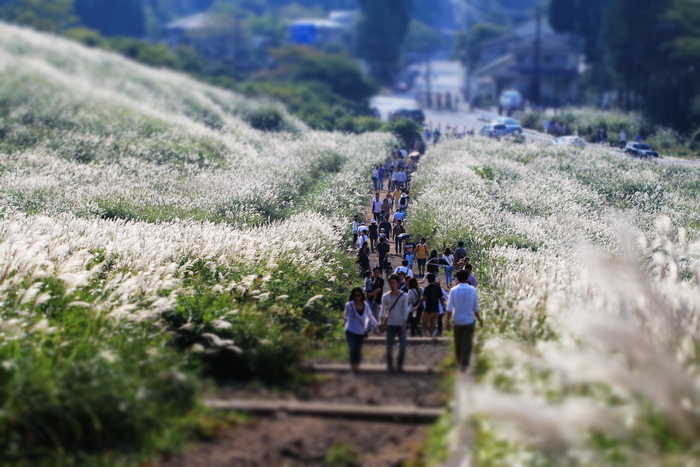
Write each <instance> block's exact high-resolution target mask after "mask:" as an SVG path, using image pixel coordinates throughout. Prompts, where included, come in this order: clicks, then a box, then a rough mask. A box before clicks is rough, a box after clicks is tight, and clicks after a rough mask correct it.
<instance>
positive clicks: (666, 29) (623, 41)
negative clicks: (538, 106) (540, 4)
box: [549, 0, 700, 134]
mask: <svg viewBox="0 0 700 467" xmlns="http://www.w3.org/2000/svg"><path fill="white" fill-rule="evenodd" d="M549 19H550V22H551V24H552V26H553V27H554V29H555V30H557V31H559V32H564V33H575V34H578V35H579V36H581V37H582V38H583V40H584V44H585V57H586V62H587V64H588V65H589V71H588V73H587V76H586V83H587V84H588V85H589V86H590V88H591V89H593V90H598V91H601V92H602V91H607V90H610V89H614V90H616V91H617V93H616V94H617V96H618V98H617V99H618V105H619V106H620V107H622V108H623V109H626V110H640V111H642V112H643V113H644V115H645V116H646V117H647V118H648V119H649V120H650V122H651V123H653V124H655V125H662V126H665V127H670V128H673V129H675V130H677V131H680V132H681V133H685V134H688V133H690V132H692V131H693V130H695V129H697V128H698V126H700V79H698V78H700V75H699V74H698V72H699V71H700V69H699V66H700V2H699V1H697V0H551V2H550V8H549Z"/></svg>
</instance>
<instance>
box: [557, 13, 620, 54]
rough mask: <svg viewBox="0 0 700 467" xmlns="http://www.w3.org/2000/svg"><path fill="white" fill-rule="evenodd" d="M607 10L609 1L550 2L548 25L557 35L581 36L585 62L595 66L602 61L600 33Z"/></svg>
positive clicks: (601, 36)
mask: <svg viewBox="0 0 700 467" xmlns="http://www.w3.org/2000/svg"><path fill="white" fill-rule="evenodd" d="M609 8H610V0H551V1H550V4H549V23H550V24H551V25H552V28H553V29H554V30H555V31H557V32H559V33H569V34H577V35H579V36H581V37H582V38H583V40H584V42H585V44H584V52H585V55H586V60H587V61H588V63H590V64H596V63H600V62H601V61H602V60H601V59H602V55H601V46H602V38H603V35H602V34H601V31H602V29H603V25H604V24H605V20H606V16H607V13H608V11H609Z"/></svg>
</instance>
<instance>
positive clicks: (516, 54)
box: [468, 21, 582, 107]
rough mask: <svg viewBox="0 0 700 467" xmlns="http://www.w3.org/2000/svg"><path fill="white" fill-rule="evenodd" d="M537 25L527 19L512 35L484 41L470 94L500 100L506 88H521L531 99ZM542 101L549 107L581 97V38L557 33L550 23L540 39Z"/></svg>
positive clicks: (471, 76)
mask: <svg viewBox="0 0 700 467" xmlns="http://www.w3.org/2000/svg"><path fill="white" fill-rule="evenodd" d="M536 36H537V26H536V23H535V22H534V21H530V22H526V23H524V24H522V25H521V26H520V27H518V28H517V29H516V30H515V31H514V32H513V33H512V34H510V35H508V36H506V37H502V38H499V39H495V40H492V41H489V42H486V43H484V44H482V45H481V46H480V47H479V62H478V65H477V68H476V69H475V70H474V71H473V72H472V73H471V74H470V81H469V83H468V89H469V93H470V97H471V98H472V99H473V98H474V97H475V96H483V95H487V96H489V97H491V98H492V99H497V98H498V96H499V95H500V93H501V92H502V91H503V90H505V89H517V90H518V91H520V92H521V93H522V94H523V96H525V98H526V99H529V98H531V94H532V86H533V81H534V78H535V76H536V75H537V66H536V56H537V46H536V42H537V41H536ZM540 44H541V45H540V65H539V70H540V73H539V74H540V103H541V104H542V105H545V106H557V107H558V106H563V105H567V104H573V103H575V102H576V101H577V99H578V89H579V76H580V69H581V63H582V61H581V56H582V51H581V44H580V42H579V40H578V39H577V38H575V37H574V36H571V35H567V34H557V33H556V32H554V30H553V29H552V28H551V27H550V26H549V24H547V23H546V22H545V23H543V25H542V32H541V42H540Z"/></svg>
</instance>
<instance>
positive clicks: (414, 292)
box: [408, 277, 423, 337]
mask: <svg viewBox="0 0 700 467" xmlns="http://www.w3.org/2000/svg"><path fill="white" fill-rule="evenodd" d="M422 298H423V289H422V288H420V287H419V286H418V280H417V279H415V278H413V277H411V278H410V279H409V280H408V306H409V307H410V308H411V312H410V313H409V315H408V325H409V328H410V329H411V337H416V336H421V334H422V333H421V330H420V327H419V324H420V319H421V316H422V315H423V308H422V306H421V305H420V301H421V299H422Z"/></svg>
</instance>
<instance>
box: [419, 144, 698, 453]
mask: <svg viewBox="0 0 700 467" xmlns="http://www.w3.org/2000/svg"><path fill="white" fill-rule="evenodd" d="M699 180H700V167H697V166H692V165H688V164H687V163H682V162H680V163H674V162H673V161H661V162H658V161H640V160H634V159H631V158H628V157H626V156H623V155H620V154H617V153H613V152H609V151H605V150H602V149H600V148H589V149H584V150H581V149H577V148H568V147H567V148H557V147H553V146H549V145H548V146H541V145H536V144H516V143H509V142H502V143H498V142H493V141H489V140H483V139H476V140H469V141H452V142H446V143H445V144H443V145H441V146H439V147H438V148H435V149H433V150H431V151H430V152H429V153H428V155H427V156H426V157H425V160H424V161H423V164H422V165H421V167H420V170H419V173H418V175H417V176H416V178H415V187H416V190H415V191H416V193H415V195H417V200H418V201H417V202H416V203H415V205H414V206H413V207H412V213H411V216H412V217H411V227H412V229H413V230H414V231H416V232H418V233H419V234H420V235H425V236H428V238H431V239H432V240H431V241H432V243H431V248H438V249H439V248H442V247H444V246H453V245H454V244H455V243H456V242H457V241H458V240H463V241H465V243H466V246H467V251H468V255H469V256H470V257H471V258H472V263H473V264H474V266H475V271H476V272H475V274H476V276H477V277H478V278H479V280H480V281H481V284H480V288H479V292H480V295H481V300H482V309H483V313H484V315H485V316H484V320H485V322H486V327H485V328H484V329H483V331H481V332H480V333H479V337H478V341H479V345H478V350H477V364H476V367H475V377H476V382H477V383H476V385H475V387H464V386H463V387H460V388H459V389H458V390H459V391H465V392H466V393H467V394H466V395H467V400H469V401H470V404H469V407H468V412H469V413H465V414H463V416H464V417H465V419H464V423H471V422H470V420H475V423H476V424H475V430H474V431H473V433H474V437H473V438H471V439H470V440H466V441H463V442H471V443H473V445H472V446H471V449H472V451H473V455H474V459H475V460H476V461H477V463H478V464H479V465H591V466H593V465H611V464H615V465H640V464H642V465H692V463H693V462H695V460H696V459H697V450H696V449H695V446H696V443H697V438H698V427H700V418H698V413H699V411H698V407H700V406H699V405H698V404H700V385H699V383H700V380H699V379H698V374H699V371H700V366H699V365H698V362H700V353H699V352H700V350H699V349H700V337H699V336H700V335H699V334H698V330H699V329H698V323H699V318H700V290H699V289H698V285H699V283H700V275H699V273H700V270H699V267H700V261H698V259H699V258H700V243H699V241H700V224H699V223H698V212H699V211H700V200H699V198H698V188H700V185H698V181H699ZM472 417H474V418H473V419H472Z"/></svg>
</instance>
